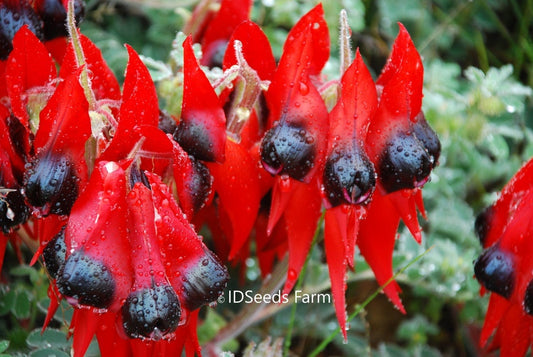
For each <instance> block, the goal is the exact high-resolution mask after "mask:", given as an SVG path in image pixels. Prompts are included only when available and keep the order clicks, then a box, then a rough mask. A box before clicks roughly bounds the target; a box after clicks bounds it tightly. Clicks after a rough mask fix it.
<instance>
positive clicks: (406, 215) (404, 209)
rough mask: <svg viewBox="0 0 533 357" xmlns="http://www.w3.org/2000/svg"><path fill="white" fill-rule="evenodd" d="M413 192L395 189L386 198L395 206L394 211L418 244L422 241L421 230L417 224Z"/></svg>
mask: <svg viewBox="0 0 533 357" xmlns="http://www.w3.org/2000/svg"><path fill="white" fill-rule="evenodd" d="M420 191H421V190H420ZM415 192H416V191H415ZM415 192H413V190H401V191H396V192H393V193H390V194H389V195H387V198H388V199H389V200H390V201H391V202H392V204H393V205H394V207H395V208H396V211H397V212H398V214H399V215H400V217H401V218H402V221H403V223H405V225H406V226H407V228H408V229H409V232H411V234H412V235H413V238H414V239H415V240H416V242H417V243H418V244H420V243H421V242H422V231H421V229H420V225H419V224H418V214H417V211H416V202H415Z"/></svg>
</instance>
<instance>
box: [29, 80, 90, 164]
mask: <svg viewBox="0 0 533 357" xmlns="http://www.w3.org/2000/svg"><path fill="white" fill-rule="evenodd" d="M78 75H79V72H78V73H73V74H71V75H70V76H69V77H68V78H66V79H65V80H64V81H63V82H61V83H60V84H59V86H58V87H57V89H56V91H55V92H54V95H52V98H50V100H49V101H48V104H47V105H46V107H44V109H43V110H42V111H41V114H40V123H39V130H38V131H37V134H36V135H35V141H34V147H35V149H36V151H38V150H40V149H45V150H52V151H54V152H62V153H69V154H70V155H71V156H72V158H73V159H74V162H76V161H77V160H82V159H83V156H84V154H85V141H87V139H88V138H89V136H90V135H91V120H90V118H89V104H88V103H87V99H86V98H85V94H84V92H83V89H82V87H81V85H80V82H79V80H78Z"/></svg>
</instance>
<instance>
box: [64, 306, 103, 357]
mask: <svg viewBox="0 0 533 357" xmlns="http://www.w3.org/2000/svg"><path fill="white" fill-rule="evenodd" d="M98 325H99V315H97V314H95V313H94V312H92V311H91V310H88V309H76V310H74V315H73V316H72V322H71V327H73V328H74V331H75V333H74V338H73V339H72V354H73V356H74V357H83V356H85V352H86V351H87V348H88V347H89V344H90V343H91V340H92V339H93V336H94V334H95V332H96V329H97V328H98Z"/></svg>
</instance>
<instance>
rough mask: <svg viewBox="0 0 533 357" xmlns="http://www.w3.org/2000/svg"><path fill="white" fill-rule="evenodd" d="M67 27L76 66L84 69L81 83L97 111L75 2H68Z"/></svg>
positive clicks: (88, 99) (89, 101)
mask: <svg viewBox="0 0 533 357" xmlns="http://www.w3.org/2000/svg"><path fill="white" fill-rule="evenodd" d="M67 27H68V34H69V37H70V41H71V42H72V47H74V55H75V57H76V64H77V65H78V68H82V70H81V74H80V82H81V86H82V87H83V92H84V93H85V97H86V98H87V102H88V103H89V109H90V110H95V109H96V98H95V96H94V93H93V91H92V89H91V81H90V79H89V73H88V70H87V63H86V62H85V55H84V54H83V48H82V46H81V41H80V38H79V36H78V29H77V28H76V19H75V17H74V1H73V0H70V1H69V2H68V12H67Z"/></svg>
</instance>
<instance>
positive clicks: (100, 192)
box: [58, 162, 133, 311]
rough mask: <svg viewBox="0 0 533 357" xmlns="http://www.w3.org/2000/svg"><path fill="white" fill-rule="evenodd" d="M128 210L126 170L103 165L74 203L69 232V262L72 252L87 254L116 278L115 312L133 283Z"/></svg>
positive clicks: (97, 168)
mask: <svg viewBox="0 0 533 357" xmlns="http://www.w3.org/2000/svg"><path fill="white" fill-rule="evenodd" d="M126 208H127V205H126V177H125V172H124V169H123V168H121V167H120V166H118V165H117V164H116V163H114V162H100V163H99V164H98V165H97V166H96V167H95V170H94V172H93V173H92V176H91V179H90V181H89V183H88V185H87V187H86V189H85V190H84V191H83V192H82V193H81V194H80V196H79V197H78V199H77V200H76V202H75V203H74V206H73V207H72V211H71V214H70V218H69V221H68V225H67V229H66V232H65V243H66V246H67V259H68V256H69V252H74V251H78V250H83V252H84V254H85V255H87V256H88V257H90V258H92V259H93V260H95V261H98V262H101V263H103V264H104V265H105V266H106V267H107V269H108V270H109V272H110V273H111V275H112V277H113V278H114V280H115V288H114V295H113V299H112V301H111V306H109V310H111V311H117V310H118V309H119V308H120V306H121V305H122V301H123V299H125V298H126V297H127V296H128V294H129V291H130V288H131V285H132V279H133V271H132V268H131V267H132V265H131V260H130V244H129V242H128V238H127V227H128V223H127V211H126ZM58 280H59V278H58Z"/></svg>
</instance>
